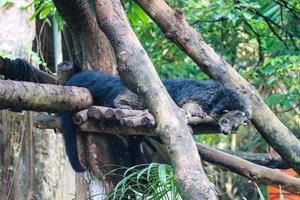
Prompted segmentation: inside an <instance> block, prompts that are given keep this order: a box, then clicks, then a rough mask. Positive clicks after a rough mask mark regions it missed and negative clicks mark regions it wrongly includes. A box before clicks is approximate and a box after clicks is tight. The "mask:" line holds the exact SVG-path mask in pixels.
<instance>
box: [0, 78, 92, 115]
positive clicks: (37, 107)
mask: <svg viewBox="0 0 300 200" xmlns="http://www.w3.org/2000/svg"><path fill="white" fill-rule="evenodd" d="M92 104H93V98H92V95H91V94H90V92H89V90H87V89H85V88H79V87H73V86H60V85H51V84H38V83H32V82H21V81H11V80H6V81H3V80H0V109H6V108H13V109H14V110H17V111H19V110H33V111H39V112H41V111H45V112H54V113H60V112H63V111H72V110H76V109H79V110H81V109H85V108H88V107H89V106H91V105H92Z"/></svg>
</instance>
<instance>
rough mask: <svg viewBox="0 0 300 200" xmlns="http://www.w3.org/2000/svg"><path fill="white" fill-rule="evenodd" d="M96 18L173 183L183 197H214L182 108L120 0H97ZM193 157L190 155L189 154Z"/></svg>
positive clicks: (214, 194)
mask: <svg viewBox="0 0 300 200" xmlns="http://www.w3.org/2000/svg"><path fill="white" fill-rule="evenodd" d="M95 4H96V13H97V21H98V23H100V26H101V29H102V30H103V31H104V32H105V34H106V35H107V36H108V38H109V39H110V41H111V43H112V45H113V47H114V50H115V53H116V57H117V61H118V71H119V74H120V76H121V78H122V80H123V81H124V83H125V84H126V86H128V88H129V89H131V90H132V91H134V92H135V93H137V95H138V96H139V98H141V99H142V100H143V101H144V102H145V104H146V105H147V108H148V109H149V111H150V112H151V113H152V114H153V116H154V118H155V121H156V122H157V127H156V129H155V132H156V134H158V135H159V136H160V138H161V139H162V141H163V142H164V143H165V145H166V146H167V149H168V153H169V154H170V156H171V158H172V159H171V163H172V166H173V167H174V170H175V177H176V184H177V186H178V189H179V192H180V195H181V197H182V198H183V199H191V200H192V199H217V197H216V193H215V191H214V188H213V187H212V184H211V183H209V180H208V178H207V177H206V176H205V174H204V171H203V169H202V167H201V162H200V157H199V155H198V153H197V149H196V146H195V143H194V141H193V138H192V135H191V132H190V130H189V128H188V126H187V123H186V117H185V115H184V112H182V110H180V109H179V108H178V107H177V106H176V104H175V103H174V102H173V101H172V99H171V98H170V96H169V95H168V93H167V91H166V89H165V88H164V86H163V84H162V82H161V80H160V79H159V77H158V75H157V73H156V72H155V69H154V66H153V64H152V63H151V61H150V59H149V57H148V56H147V53H146V52H145V50H144V49H143V47H142V45H141V44H140V42H139V40H138V39H137V37H136V36H135V34H134V33H133V30H132V29H131V27H130V25H129V22H128V20H127V18H126V14H125V12H124V10H123V8H122V5H121V3H120V1H119V0H96V1H95ZM191 157H192V158H193V159H190V158H191Z"/></svg>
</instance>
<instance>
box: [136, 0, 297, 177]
mask: <svg viewBox="0 0 300 200" xmlns="http://www.w3.org/2000/svg"><path fill="white" fill-rule="evenodd" d="M136 2H137V3H138V4H139V5H140V6H141V7H142V8H143V9H144V10H145V12H146V13H147V14H148V15H149V16H150V17H151V18H152V19H153V20H154V21H155V23H156V24H157V25H158V26H159V27H160V28H161V30H162V31H163V32H164V33H165V35H166V37H167V38H169V39H170V40H171V41H172V42H174V43H175V44H176V45H178V47H180V48H181V49H182V50H183V51H184V52H185V53H186V54H187V55H188V56H190V57H191V58H192V59H193V61H194V62H195V63H196V64H197V65H198V66H199V67H200V68H201V69H202V70H203V71H204V72H205V73H207V74H208V75H209V76H210V77H211V78H213V79H217V80H219V81H221V82H222V83H224V84H225V85H227V86H229V87H231V88H234V89H236V90H238V91H239V92H241V93H242V94H244V95H245V96H247V97H248V99H249V103H250V104H251V106H252V110H253V114H252V123H253V124H254V126H255V127H256V128H257V130H258V131H259V132H260V134H261V135H262V136H263V137H264V139H265V140H266V141H267V142H268V143H269V144H270V145H271V146H272V147H273V148H274V149H275V150H276V151H277V152H278V153H279V154H280V155H281V156H282V158H283V159H285V160H286V161H288V162H290V163H291V164H292V167H293V168H294V169H295V170H296V171H297V172H298V173H300V142H299V140H298V139H297V138H296V137H295V136H294V135H293V133H292V132H291V131H290V130H289V129H288V128H287V127H286V126H285V125H284V124H283V123H282V122H281V121H280V120H279V119H278V118H277V117H276V116H275V115H274V114H273V113H272V111H271V110H270V108H269V107H268V106H267V105H266V104H265V103H264V101H263V99H262V98H261V96H260V95H259V93H258V91H257V90H256V89H255V88H254V87H253V86H252V85H251V84H250V83H248V82H247V81H246V80H245V79H243V78H242V77H241V76H240V75H239V74H238V72H237V71H236V70H235V69H234V68H233V67H231V66H230V65H229V64H228V63H227V62H226V61H225V60H224V59H223V58H221V57H220V56H218V55H217V54H216V53H215V51H214V50H213V49H212V48H211V47H210V46H208V45H207V44H206V43H205V42H204V41H203V39H202V37H201V35H200V34H199V33H197V32H196V31H195V30H194V29H193V28H192V27H191V26H190V25H189V24H188V23H187V21H186V20H185V19H184V15H183V13H182V11H173V10H172V9H171V8H170V7H169V6H168V5H167V4H166V3H165V2H164V1H163V0H152V1H148V0H136Z"/></svg>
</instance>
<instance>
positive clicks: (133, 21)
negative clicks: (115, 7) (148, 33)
mask: <svg viewBox="0 0 300 200" xmlns="http://www.w3.org/2000/svg"><path fill="white" fill-rule="evenodd" d="M127 17H128V19H129V21H130V23H131V24H132V25H133V26H137V25H138V21H137V16H136V15H135V14H134V13H133V12H127Z"/></svg>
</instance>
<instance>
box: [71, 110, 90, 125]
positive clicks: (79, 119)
mask: <svg viewBox="0 0 300 200" xmlns="http://www.w3.org/2000/svg"><path fill="white" fill-rule="evenodd" d="M87 113H88V110H82V111H80V112H78V113H76V114H75V115H74V116H73V121H74V123H75V124H76V125H80V124H83V123H84V122H86V121H87V120H88V114H87Z"/></svg>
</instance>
